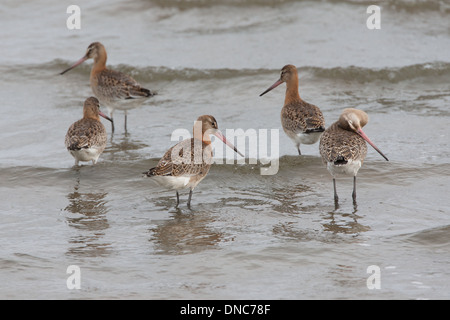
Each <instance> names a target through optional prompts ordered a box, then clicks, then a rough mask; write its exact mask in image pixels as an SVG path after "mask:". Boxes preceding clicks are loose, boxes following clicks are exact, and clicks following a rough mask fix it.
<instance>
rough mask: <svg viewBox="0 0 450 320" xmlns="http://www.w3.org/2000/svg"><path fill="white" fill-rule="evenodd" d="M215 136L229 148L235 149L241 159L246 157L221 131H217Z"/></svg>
mask: <svg viewBox="0 0 450 320" xmlns="http://www.w3.org/2000/svg"><path fill="white" fill-rule="evenodd" d="M214 135H215V136H216V137H217V138H219V139H220V140H222V142H223V143H225V144H226V145H227V146H229V147H230V148H231V149H233V150H234V152H236V153H238V154H239V155H240V156H241V157H244V155H243V154H242V153H240V152H239V150H238V149H237V148H236V147H235V146H234V145H233V144H232V143H231V142H229V141H228V140H227V139H226V138H225V137H224V135H223V134H222V133H221V132H220V131H216V132H215V133H214Z"/></svg>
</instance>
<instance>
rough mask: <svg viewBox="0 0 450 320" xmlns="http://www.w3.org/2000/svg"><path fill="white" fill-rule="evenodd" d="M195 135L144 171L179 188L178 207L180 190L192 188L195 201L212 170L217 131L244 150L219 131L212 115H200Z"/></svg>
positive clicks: (223, 138)
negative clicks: (200, 184) (212, 136)
mask: <svg viewBox="0 0 450 320" xmlns="http://www.w3.org/2000/svg"><path fill="white" fill-rule="evenodd" d="M193 131H194V134H193V138H190V139H185V140H183V141H180V142H179V143H177V144H176V145H175V146H173V147H172V148H170V149H169V150H167V152H166V153H165V154H164V156H163V157H162V158H161V159H160V160H159V162H158V164H157V166H156V167H154V168H151V169H150V170H148V171H147V172H144V174H145V175H147V177H150V178H152V179H153V180H154V181H155V182H157V183H158V184H159V185H161V186H163V187H166V188H169V189H173V190H176V196H177V207H178V205H179V203H180V198H179V194H178V191H179V190H181V189H188V188H189V189H190V191H189V199H188V203H187V205H188V207H189V208H190V205H191V198H192V192H193V190H194V188H195V187H196V186H197V185H198V184H199V183H200V181H202V180H203V179H204V178H205V177H206V175H207V174H208V172H209V169H210V168H211V164H212V160H213V150H212V147H211V137H210V135H214V136H216V137H217V138H219V139H220V140H221V141H222V142H223V143H225V144H226V145H228V146H229V147H230V148H231V149H233V150H234V151H235V152H236V153H238V154H239V155H241V156H244V155H243V154H242V153H240V152H239V151H238V150H237V149H236V147H235V146H234V145H233V144H231V143H230V142H229V141H228V140H227V139H226V138H225V137H224V136H223V134H222V133H221V132H220V131H219V127H218V124H217V121H216V119H215V118H214V117H213V116H211V115H203V116H200V117H198V119H197V121H195V123H194V130H193Z"/></svg>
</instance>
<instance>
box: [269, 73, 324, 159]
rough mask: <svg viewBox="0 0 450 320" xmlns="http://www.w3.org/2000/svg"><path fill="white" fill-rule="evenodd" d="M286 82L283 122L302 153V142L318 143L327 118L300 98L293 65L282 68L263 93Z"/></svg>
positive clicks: (282, 113) (315, 107) (289, 135)
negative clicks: (274, 80)
mask: <svg viewBox="0 0 450 320" xmlns="http://www.w3.org/2000/svg"><path fill="white" fill-rule="evenodd" d="M283 82H286V96H285V101H284V106H283V108H282V109H281V124H282V127H283V130H284V132H285V133H286V134H287V136H288V137H290V138H291V139H292V140H293V141H294V143H295V145H296V147H297V150H298V153H299V154H301V151H300V144H314V143H316V142H317V141H318V140H319V138H320V135H321V133H322V132H323V131H324V130H325V119H324V117H323V114H322V111H320V109H319V108H318V107H317V106H315V105H313V104H311V103H308V102H306V101H304V100H303V99H301V98H300V94H299V92H298V73H297V68H296V67H295V66H293V65H286V66H284V67H283V68H282V69H281V76H280V79H279V80H278V81H276V82H275V83H274V84H273V85H272V86H271V87H269V88H268V89H267V90H266V91H264V92H263V93H262V94H261V96H262V95H264V94H265V93H267V92H269V91H270V90H272V89H274V88H276V87H277V86H279V85H280V84H282V83H283Z"/></svg>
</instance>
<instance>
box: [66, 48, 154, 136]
mask: <svg viewBox="0 0 450 320" xmlns="http://www.w3.org/2000/svg"><path fill="white" fill-rule="evenodd" d="M90 58H92V59H94V64H93V65H92V70H91V77H90V82H91V88H92V91H93V92H94V95H95V96H96V97H97V98H98V99H99V100H100V102H101V104H102V105H105V106H106V107H107V108H108V111H109V117H110V118H111V120H112V121H111V128H112V132H114V121H113V112H114V110H115V109H119V110H124V111H125V132H126V131H127V110H128V109H132V108H135V107H137V106H139V105H141V104H142V101H141V100H142V99H143V98H147V97H151V96H153V95H154V93H152V92H150V90H148V89H145V88H142V87H141V85H140V84H139V83H138V82H137V81H136V80H134V79H133V78H132V77H130V76H129V75H126V74H124V73H122V72H118V71H114V70H110V69H107V68H106V58H107V55H106V50H105V47H104V46H103V45H102V44H101V43H100V42H94V43H91V44H90V45H89V47H88V48H87V51H86V54H85V55H84V56H83V57H82V58H81V59H80V60H78V61H77V62H75V63H74V64H73V65H72V66H71V67H69V68H68V69H66V70H64V71H63V72H61V74H64V73H66V72H67V71H69V70H71V69H73V68H75V67H76V66H78V65H80V64H82V63H83V62H84V61H86V60H88V59H90Z"/></svg>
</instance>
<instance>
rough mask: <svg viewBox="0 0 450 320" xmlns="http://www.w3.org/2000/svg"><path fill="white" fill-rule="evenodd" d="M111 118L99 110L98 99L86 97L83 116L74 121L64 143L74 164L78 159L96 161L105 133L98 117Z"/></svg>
mask: <svg viewBox="0 0 450 320" xmlns="http://www.w3.org/2000/svg"><path fill="white" fill-rule="evenodd" d="M99 116H102V117H103V118H105V119H107V120H109V121H111V119H110V118H109V117H108V116H106V115H104V114H103V113H102V112H101V111H100V105H99V101H98V100H97V98H95V97H90V98H88V99H86V101H85V102H84V107H83V118H82V119H81V120H78V121H76V122H74V123H73V124H72V125H71V126H70V127H69V130H68V131H67V133H66V138H65V145H66V148H67V150H68V151H69V152H70V154H71V155H72V156H73V157H74V158H75V165H76V166H77V165H78V162H79V161H92V164H95V163H97V160H98V157H99V156H100V154H102V152H103V150H105V147H106V141H107V138H108V137H107V134H106V129H105V126H104V125H103V124H102V123H101V122H100V117H99Z"/></svg>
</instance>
